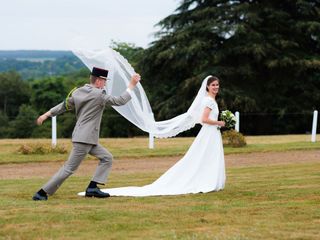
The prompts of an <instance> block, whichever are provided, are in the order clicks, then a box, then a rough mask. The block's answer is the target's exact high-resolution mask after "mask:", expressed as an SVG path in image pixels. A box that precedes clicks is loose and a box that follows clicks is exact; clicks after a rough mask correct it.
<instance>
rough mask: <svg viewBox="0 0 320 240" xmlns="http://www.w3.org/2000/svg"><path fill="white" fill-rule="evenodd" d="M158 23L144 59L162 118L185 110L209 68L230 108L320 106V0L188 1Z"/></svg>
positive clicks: (286, 109)
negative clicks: (155, 35)
mask: <svg viewBox="0 0 320 240" xmlns="http://www.w3.org/2000/svg"><path fill="white" fill-rule="evenodd" d="M159 25H160V26H161V27H162V30H161V31H160V32H158V34H157V36H158V40H156V41H155V42H153V43H152V45H151V47H149V48H148V49H146V51H145V52H144V58H143V60H142V61H141V62H140V69H142V71H143V76H144V78H146V79H147V80H148V82H147V84H148V85H149V89H152V97H151V102H152V106H153V108H154V111H155V112H156V113H157V116H156V117H157V119H166V118H169V117H172V116H175V115H176V114H178V113H181V112H183V111H185V110H186V109H187V107H188V106H189V104H190V103H191V101H192V100H193V98H194V96H195V95H196V91H197V90H198V88H199V86H200V83H201V80H202V79H203V78H204V77H205V76H206V75H208V74H214V75H216V76H218V77H219V78H220V79H221V80H222V82H221V85H222V92H221V96H222V99H223V101H224V104H223V103H222V106H224V107H228V108H229V109H231V110H240V111H242V112H256V111H259V112H282V113H286V112H297V111H299V112H300V111H302V109H304V110H312V109H314V108H316V107H318V108H319V103H320V75H319V72H320V71H319V70H320V56H319V53H320V0H282V1H278V0H239V1H226V0H184V1H181V3H180V6H179V7H178V8H177V10H176V11H175V12H174V14H172V15H170V16H168V17H166V18H165V19H163V20H162V21H161V22H160V23H159ZM145 84H146V82H145Z"/></svg>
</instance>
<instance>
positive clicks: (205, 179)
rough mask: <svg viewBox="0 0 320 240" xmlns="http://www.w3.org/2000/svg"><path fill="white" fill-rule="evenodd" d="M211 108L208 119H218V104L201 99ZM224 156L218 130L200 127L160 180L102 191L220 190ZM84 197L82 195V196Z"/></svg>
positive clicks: (119, 193)
mask: <svg viewBox="0 0 320 240" xmlns="http://www.w3.org/2000/svg"><path fill="white" fill-rule="evenodd" d="M203 105H205V106H207V107H209V108H211V109H212V110H211V112H210V115H209V117H210V119H212V120H217V118H218V114H219V110H218V105H217V103H216V101H215V100H214V99H212V98H211V97H205V98H204V99H203ZM225 179H226V176H225V164H224V153H223V145H222V138H221V133H220V130H219V129H218V128H217V126H213V125H208V124H203V126H202V128H201V130H200V132H199V133H198V135H197V137H196V138H195V140H194V141H193V143H192V145H191V146H190V148H189V150H188V151H187V153H186V154H185V156H184V157H183V158H182V159H181V160H179V161H178V162H177V163H176V164H175V165H174V166H172V167H171V168H170V169H169V170H168V171H166V172H165V173H164V174H163V175H162V176H161V177H160V178H158V179H157V180H156V181H154V182H153V183H151V184H149V185H145V186H142V187H120V188H109V189H102V191H104V192H107V193H109V194H110V195H111V196H135V197H142V196H157V195H179V194H189V193H207V192H211V191H219V190H222V189H223V188H224V184H225ZM81 195H84V193H81Z"/></svg>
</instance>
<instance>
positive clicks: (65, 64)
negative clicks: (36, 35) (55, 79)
mask: <svg viewBox="0 0 320 240" xmlns="http://www.w3.org/2000/svg"><path fill="white" fill-rule="evenodd" d="M84 67H85V66H84V65H83V64H82V62H81V61H80V60H79V59H78V58H77V57H76V56H75V55H74V54H73V53H72V52H70V51H48V50H15V51H0V72H7V71H16V72H18V73H19V74H20V75H21V77H22V78H23V79H34V78H41V77H46V76H56V75H64V74H69V73H73V72H77V71H79V69H81V68H84Z"/></svg>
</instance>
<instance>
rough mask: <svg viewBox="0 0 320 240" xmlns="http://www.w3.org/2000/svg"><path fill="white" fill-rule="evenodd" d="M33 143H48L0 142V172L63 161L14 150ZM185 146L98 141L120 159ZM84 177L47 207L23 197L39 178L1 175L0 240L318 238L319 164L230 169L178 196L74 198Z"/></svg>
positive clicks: (273, 141)
mask: <svg viewBox="0 0 320 240" xmlns="http://www.w3.org/2000/svg"><path fill="white" fill-rule="evenodd" d="M318 139H319V136H318ZM37 141H38V142H39V143H40V142H41V143H47V144H49V143H50V140H8V139H7V140H1V141H0V154H1V155H0V159H1V160H0V162H1V165H0V168H1V167H4V166H7V165H8V164H14V165H13V166H16V167H17V168H19V167H23V168H25V171H28V163H29V162H30V163H31V162H46V161H48V162H52V161H63V160H65V158H66V156H67V154H47V155H21V154H18V153H17V152H16V150H17V149H18V147H19V146H20V145H21V144H23V143H27V144H31V143H34V142H37ZM308 141H309V139H308V137H306V136H305V135H294V136H270V137H247V142H248V146H247V147H245V148H225V152H226V155H228V154H231V153H237V154H244V155H245V154H248V153H255V152H264V153H265V154H268V153H275V152H284V151H286V152H290V151H292V150H295V151H303V152H305V153H308V152H312V153H313V152H315V153H318V151H319V150H320V144H319V142H317V143H310V142H308ZM191 142H192V138H173V139H160V140H156V142H155V145H156V149H154V150H149V149H147V144H148V141H147V139H144V138H136V139H103V140H102V144H103V145H105V146H107V147H108V148H109V149H110V151H111V152H112V153H113V154H114V155H115V157H116V158H118V159H120V161H121V159H122V158H127V157H129V158H131V160H132V161H136V159H137V158H146V157H150V156H154V157H159V156H160V157H168V156H175V155H181V154H183V153H184V152H185V150H186V149H187V148H188V146H189V145H190V143H191ZM62 143H63V144H65V145H66V147H67V148H70V142H69V140H59V144H62ZM258 160H259V159H257V161H258ZM161 174H162V171H154V170H153V171H151V170H150V171H148V170H145V171H143V172H142V171H138V172H121V171H113V172H112V174H111V176H110V179H109V187H118V186H127V185H128V184H130V185H143V184H147V183H150V182H152V181H153V180H154V179H156V178H157V177H158V176H160V175H161ZM4 175H5V174H4ZM90 175H91V172H90V173H88V175H87V176H72V177H71V178H69V179H68V180H67V181H66V182H65V184H64V185H63V186H62V187H61V188H60V189H59V191H58V192H57V194H55V195H54V196H53V197H51V198H50V199H49V201H47V202H34V201H32V200H31V197H32V194H33V192H34V191H35V190H37V189H38V188H39V186H41V185H42V184H43V183H44V182H45V181H46V180H47V178H44V177H41V176H34V177H32V178H20V177H19V176H17V177H16V178H15V179H12V178H11V179H6V178H5V176H1V178H0V184H1V190H0V192H1V195H0V239H234V240H235V239H320V230H319V229H320V228H319V226H320V159H319V162H317V161H313V162H308V161H306V162H305V163H303V162H301V163H298V164H297V163H286V164H277V165H267V164H266V165H263V164H262V165H259V166H253V165H252V166H250V165H248V166H245V167H230V168H227V183H226V188H225V189H224V190H223V191H221V192H213V193H208V194H195V195H182V196H161V197H142V198H133V197H112V198H109V199H87V198H83V197H78V196H77V195H76V193H77V192H78V191H79V190H83V189H84V188H85V187H86V185H87V183H88V178H89V177H90Z"/></svg>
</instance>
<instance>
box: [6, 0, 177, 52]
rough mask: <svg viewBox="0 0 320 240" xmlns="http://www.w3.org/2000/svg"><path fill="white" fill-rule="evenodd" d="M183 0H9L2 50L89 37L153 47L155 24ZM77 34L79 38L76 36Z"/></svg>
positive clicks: (62, 45) (92, 41) (66, 45)
mask: <svg viewBox="0 0 320 240" xmlns="http://www.w3.org/2000/svg"><path fill="white" fill-rule="evenodd" d="M179 3H180V0H10V1H9V0H7V1H6V0H4V1H1V7H0V30H1V38H0V50H21V49H38V50H44V49H49V50H70V48H71V47H72V44H74V43H76V42H77V41H79V39H85V41H82V42H86V44H87V45H94V46H95V47H96V48H100V47H102V46H104V45H109V44H110V42H111V40H115V41H121V42H130V43H134V44H136V45H137V46H141V47H147V46H148V44H149V43H150V42H151V41H152V40H154V38H153V33H155V32H156V31H157V30H159V28H156V27H155V26H154V25H155V24H156V23H158V22H159V21H160V20H162V19H163V18H165V17H166V16H168V15H170V14H172V13H173V12H174V10H175V9H176V8H177V7H178V6H179ZM75 39H76V40H75Z"/></svg>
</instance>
